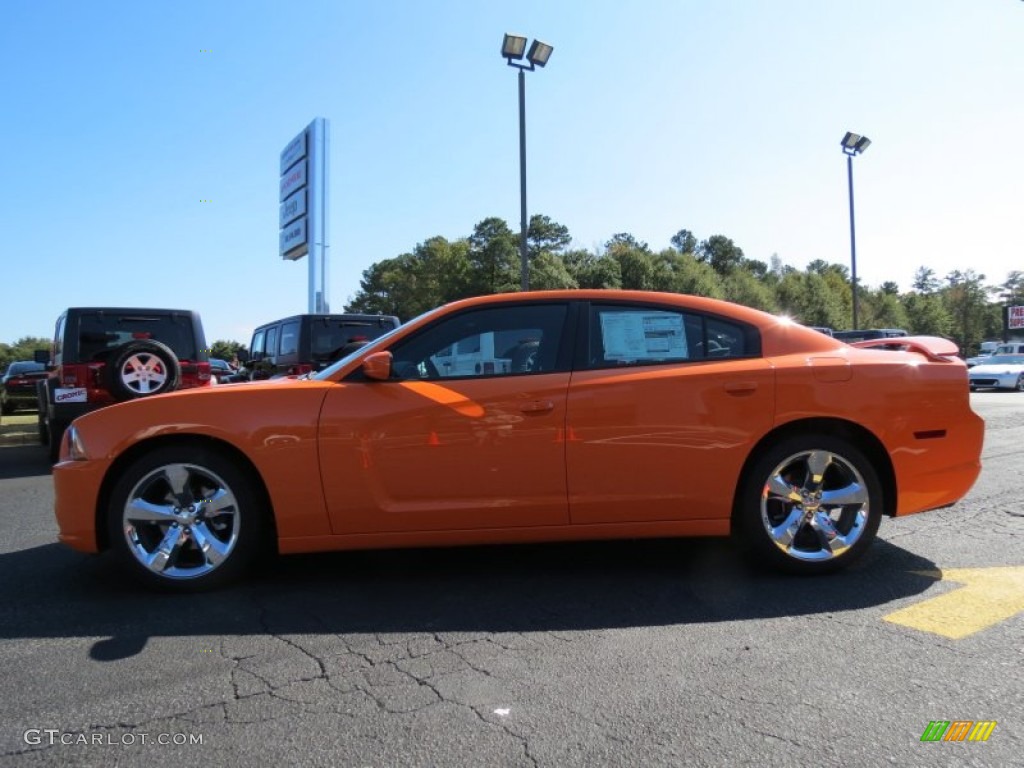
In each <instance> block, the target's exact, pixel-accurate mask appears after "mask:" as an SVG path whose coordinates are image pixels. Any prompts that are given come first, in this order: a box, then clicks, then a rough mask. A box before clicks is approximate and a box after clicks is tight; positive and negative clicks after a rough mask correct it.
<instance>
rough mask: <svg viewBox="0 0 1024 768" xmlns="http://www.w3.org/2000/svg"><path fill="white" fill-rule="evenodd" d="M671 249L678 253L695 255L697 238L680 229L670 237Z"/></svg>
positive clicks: (691, 233)
mask: <svg viewBox="0 0 1024 768" xmlns="http://www.w3.org/2000/svg"><path fill="white" fill-rule="evenodd" d="M671 242H672V247H673V248H675V249H676V250H677V251H679V252H680V253H695V252H696V251H697V238H696V237H694V235H693V232H691V231H690V230H688V229H680V230H679V231H678V232H676V233H675V234H674V235H672V240H671Z"/></svg>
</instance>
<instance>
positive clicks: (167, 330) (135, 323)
mask: <svg viewBox="0 0 1024 768" xmlns="http://www.w3.org/2000/svg"><path fill="white" fill-rule="evenodd" d="M142 340H150V341H159V342H162V343H163V344H166V345H167V346H168V347H170V348H171V349H172V350H173V351H174V354H175V356H176V357H177V358H178V359H179V360H195V359H196V357H197V356H196V343H195V337H194V335H193V331H192V318H191V317H190V316H188V315H181V314H175V315H131V314H124V313H119V312H102V313H100V312H88V313H85V314H82V315H81V316H80V317H79V319H78V359H79V360H81V361H82V362H86V361H90V360H105V359H106V358H107V357H108V356H109V354H110V352H111V351H112V350H114V349H116V348H118V347H120V346H122V345H124V344H127V343H129V342H131V341H142Z"/></svg>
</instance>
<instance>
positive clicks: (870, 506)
mask: <svg viewBox="0 0 1024 768" xmlns="http://www.w3.org/2000/svg"><path fill="white" fill-rule="evenodd" d="M737 505H738V506H737V515H738V519H737V523H738V531H739V533H740V534H741V536H742V537H743V539H744V540H745V543H746V544H747V546H748V548H749V549H751V550H752V551H753V553H754V554H755V555H756V556H757V557H758V559H760V560H761V561H762V562H764V563H766V564H768V565H770V566H772V567H774V568H777V569H779V570H783V571H787V572H790V573H798V574H808V575H810V574H818V573H827V572H831V571H836V570H839V569H840V568H845V567H846V566H848V565H850V564H851V563H852V562H853V561H854V560H856V559H857V558H858V557H860V556H861V555H863V554H864V551H865V550H866V549H867V548H868V546H869V545H870V544H871V542H872V540H873V539H874V538H875V534H876V532H877V531H878V525H879V522H880V521H881V517H882V506H883V496H882V485H881V482H880V481H879V479H878V473H877V471H876V470H875V467H874V465H873V464H872V463H871V462H870V461H869V460H868V459H867V457H866V456H865V455H864V454H863V453H862V452H861V450H860V449H859V448H857V447H856V446H854V445H853V444H852V443H850V442H848V441H847V440H844V439H842V438H839V437H834V436H831V435H824V434H815V435H801V436H796V437H791V438H788V439H785V440H782V441H780V442H778V443H776V444H775V445H773V446H771V447H769V448H768V449H766V450H764V451H763V452H762V453H761V454H760V455H759V456H758V457H757V459H756V460H755V461H754V463H753V465H752V466H751V468H750V472H749V473H748V475H747V476H746V478H745V479H744V480H743V481H742V483H741V487H740V490H739V496H738V498H737Z"/></svg>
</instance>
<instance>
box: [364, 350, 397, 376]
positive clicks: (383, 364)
mask: <svg viewBox="0 0 1024 768" xmlns="http://www.w3.org/2000/svg"><path fill="white" fill-rule="evenodd" d="M363 375H364V376H365V377H366V378H368V379H370V380H371V381H387V380H388V379H390V378H391V353H390V352H374V353H373V354H372V355H367V356H366V357H365V358H364V359H363Z"/></svg>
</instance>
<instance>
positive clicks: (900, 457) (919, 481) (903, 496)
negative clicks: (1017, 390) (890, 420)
mask: <svg viewBox="0 0 1024 768" xmlns="http://www.w3.org/2000/svg"><path fill="white" fill-rule="evenodd" d="M984 440H985V422H984V420H983V419H982V418H981V417H980V416H978V415H977V414H976V413H974V412H973V411H971V412H970V415H969V417H967V418H965V419H964V420H963V421H962V422H961V423H958V424H957V425H956V427H955V428H950V429H949V431H948V432H947V433H946V435H945V436H944V437H942V438H941V439H920V440H917V441H915V443H914V444H913V445H912V446H908V447H906V448H903V449H898V450H896V451H894V452H893V454H892V459H893V464H894V466H895V468H896V482H897V495H898V498H897V502H896V512H895V516H897V517H902V516H904V515H913V514H916V513H918V512H926V511H928V510H930V509H938V508H939V507H948V506H949V505H951V504H955V503H956V502H958V501H959V500H960V499H962V498H963V497H964V496H966V495H967V492H968V491H970V490H971V487H972V486H973V485H974V483H975V481H977V479H978V475H979V474H981V449H982V445H983V443H984Z"/></svg>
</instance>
